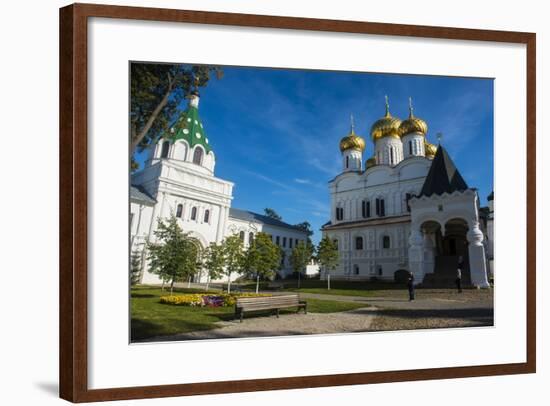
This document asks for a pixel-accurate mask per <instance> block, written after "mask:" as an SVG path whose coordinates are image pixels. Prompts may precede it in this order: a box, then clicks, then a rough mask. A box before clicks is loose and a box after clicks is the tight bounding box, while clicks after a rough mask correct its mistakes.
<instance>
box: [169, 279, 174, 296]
mask: <svg viewBox="0 0 550 406" xmlns="http://www.w3.org/2000/svg"><path fill="white" fill-rule="evenodd" d="M173 292H174V278H172V282H171V283H170V296H172V293H173Z"/></svg>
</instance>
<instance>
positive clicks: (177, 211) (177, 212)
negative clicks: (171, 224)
mask: <svg viewBox="0 0 550 406" xmlns="http://www.w3.org/2000/svg"><path fill="white" fill-rule="evenodd" d="M182 214H183V204H178V207H177V208H176V217H177V218H181V215H182Z"/></svg>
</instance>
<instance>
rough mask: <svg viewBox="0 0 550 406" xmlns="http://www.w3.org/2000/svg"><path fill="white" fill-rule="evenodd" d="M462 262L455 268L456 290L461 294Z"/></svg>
mask: <svg viewBox="0 0 550 406" xmlns="http://www.w3.org/2000/svg"><path fill="white" fill-rule="evenodd" d="M461 268H462V261H460V262H459V263H458V266H457V267H456V289H457V290H458V293H462V269H461Z"/></svg>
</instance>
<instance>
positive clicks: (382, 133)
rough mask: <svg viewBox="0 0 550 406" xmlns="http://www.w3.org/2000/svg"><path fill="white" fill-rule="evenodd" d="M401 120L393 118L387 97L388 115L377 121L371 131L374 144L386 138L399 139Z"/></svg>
mask: <svg viewBox="0 0 550 406" xmlns="http://www.w3.org/2000/svg"><path fill="white" fill-rule="evenodd" d="M400 125H401V120H400V119H399V118H397V117H393V116H392V115H391V114H390V105H389V103H388V96H386V114H385V115H384V117H382V118H381V119H379V120H377V121H375V123H374V124H373V125H372V127H371V129H370V136H371V138H372V141H373V142H376V141H377V140H379V139H381V138H384V137H395V138H399V134H400V133H399V126H400Z"/></svg>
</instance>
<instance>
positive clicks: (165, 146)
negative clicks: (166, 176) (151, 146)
mask: <svg viewBox="0 0 550 406" xmlns="http://www.w3.org/2000/svg"><path fill="white" fill-rule="evenodd" d="M169 152H170V141H164V142H163V143H162V149H161V150H160V157H161V158H168V153H169Z"/></svg>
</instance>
